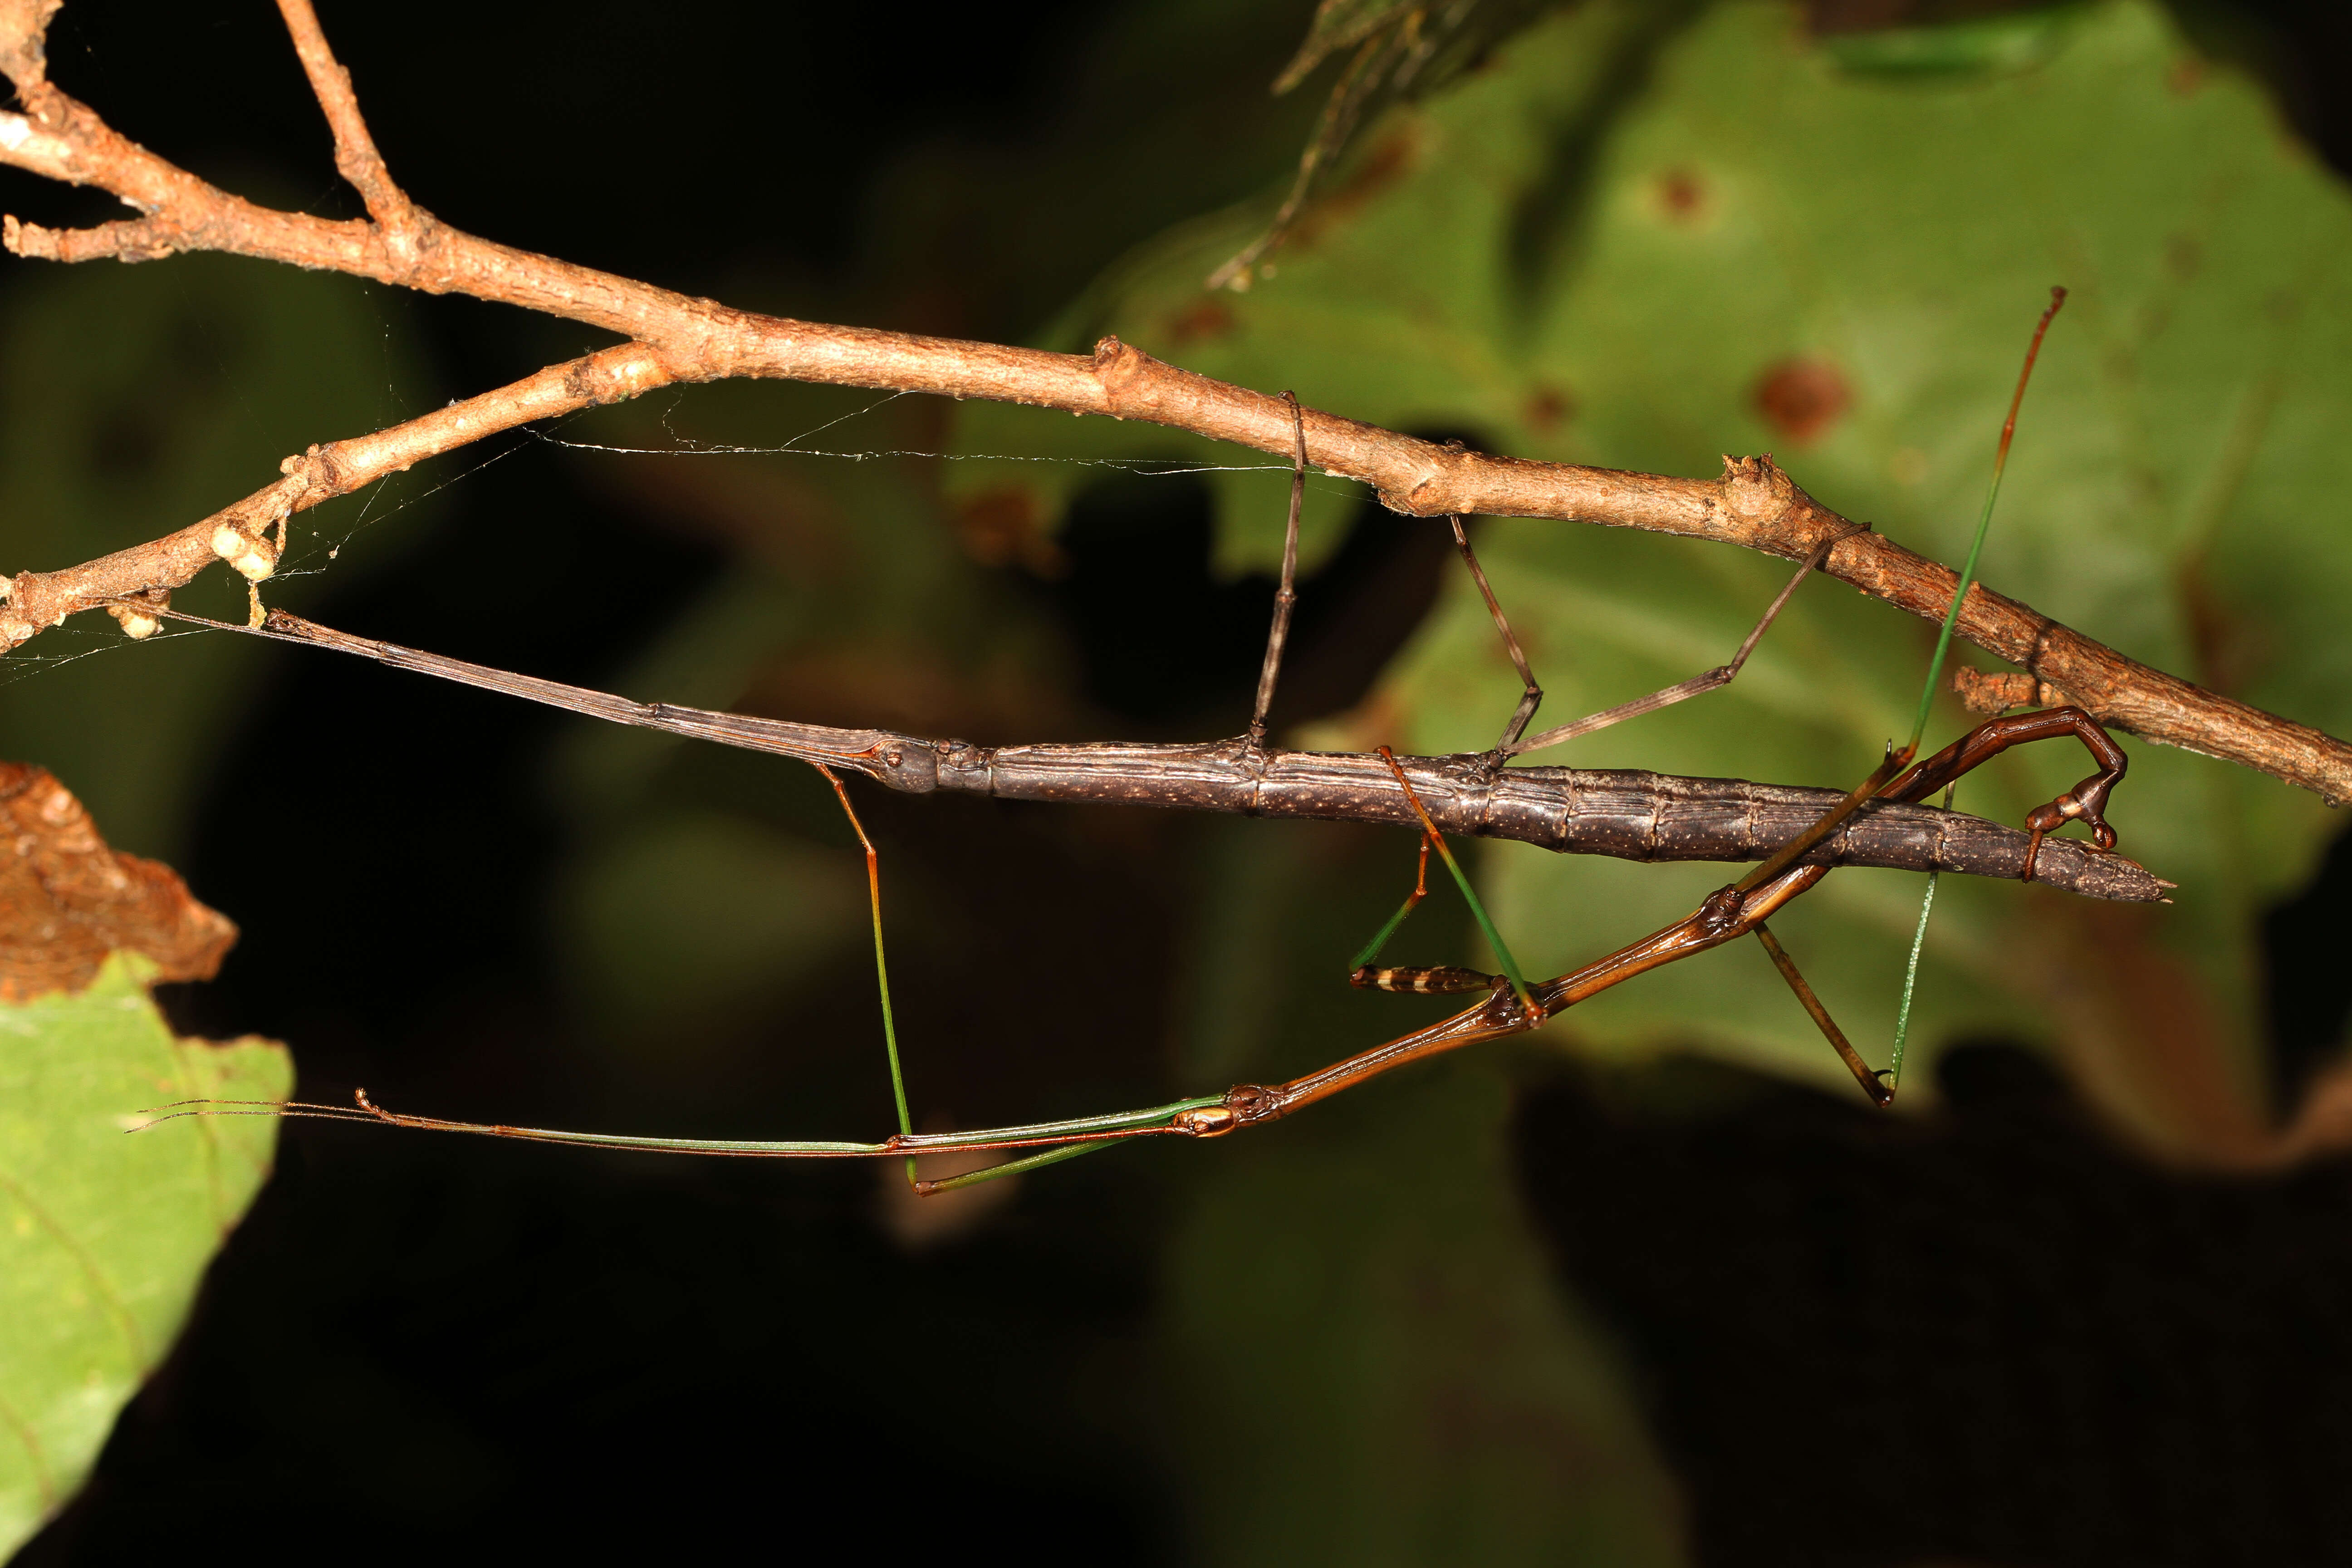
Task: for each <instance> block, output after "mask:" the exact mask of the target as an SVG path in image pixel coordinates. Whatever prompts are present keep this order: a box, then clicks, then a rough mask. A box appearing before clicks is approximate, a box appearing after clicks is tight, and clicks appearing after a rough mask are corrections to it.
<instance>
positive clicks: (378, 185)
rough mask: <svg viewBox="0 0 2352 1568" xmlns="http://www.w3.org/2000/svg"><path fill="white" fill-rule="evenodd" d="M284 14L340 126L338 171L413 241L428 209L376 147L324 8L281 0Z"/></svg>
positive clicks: (334, 127) (331, 125) (331, 120)
mask: <svg viewBox="0 0 2352 1568" xmlns="http://www.w3.org/2000/svg"><path fill="white" fill-rule="evenodd" d="M278 15H279V16H282V17H284V18H285V21H286V31H287V32H288V33H289V35H291V36H292V37H293V39H294V53H295V54H296V55H297V56H298V57H299V58H300V59H301V61H302V71H303V74H304V75H306V76H308V77H309V78H310V90H311V91H312V92H313V93H316V94H317V95H318V99H319V109H320V112H322V113H324V114H325V115H326V117H327V127H328V129H329V130H331V131H332V132H334V135H335V172H336V173H337V174H341V175H342V177H343V178H344V179H346V180H348V181H350V182H351V184H352V189H354V190H356V191H358V192H359V194H360V199H361V200H362V201H363V202H365V203H366V204H367V210H368V216H370V217H372V218H373V219H375V221H376V225H377V226H378V227H380V228H382V229H383V230H385V231H386V232H387V233H388V234H391V235H394V236H405V237H409V238H410V240H411V242H412V243H413V242H414V239H415V234H416V231H417V229H418V228H419V227H420V224H421V220H425V215H424V214H421V213H420V212H419V211H418V209H417V208H416V206H415V204H413V203H412V202H410V201H409V199H408V195H407V193H406V192H404V191H403V190H402V189H401V188H400V187H399V186H398V185H397V184H394V183H393V178H392V172H391V171H390V170H389V169H387V168H385V167H384V163H383V153H379V152H377V151H376V149H375V138H374V137H373V136H372V135H370V134H369V133H368V128H367V121H366V120H365V119H364V118H363V117H362V115H361V114H360V100H359V97H358V95H357V94H355V93H354V92H352V73H351V72H349V71H347V70H345V69H344V68H342V65H341V62H340V61H338V60H337V59H336V58H335V54H334V51H333V50H332V49H331V48H329V47H327V35H326V33H325V32H324V31H323V30H322V29H321V28H320V26H319V17H318V14H317V13H316V12H314V11H312V10H311V9H310V0H278Z"/></svg>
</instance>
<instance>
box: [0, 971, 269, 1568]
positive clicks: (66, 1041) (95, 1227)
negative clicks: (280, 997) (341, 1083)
mask: <svg viewBox="0 0 2352 1568" xmlns="http://www.w3.org/2000/svg"><path fill="white" fill-rule="evenodd" d="M148 973H152V965H151V964H149V963H147V961H146V960H144V959H141V958H135V957H132V956H131V955H129V954H126V953H116V954H115V955H114V956H113V957H112V958H110V959H109V960H107V963H106V967H105V968H104V969H103V970H101V971H100V974H99V977H98V979H97V980H96V981H95V982H94V983H92V984H90V985H89V988H88V989H86V990H84V991H81V992H80V993H79V994H73V995H67V994H52V995H48V996H44V997H41V998H39V999H37V1000H35V1001H32V1002H25V1003H14V1004H0V1036H5V1037H6V1040H7V1047H6V1049H5V1051H0V1216H5V1217H0V1423H5V1428H6V1430H5V1435H0V1555H6V1554H9V1553H13V1552H15V1551H16V1548H17V1546H19V1545H20V1544H22V1543H23V1542H24V1541H25V1540H26V1538H27V1537H28V1536H30V1535H31V1534H32V1533H33V1532H34V1531H36V1530H37V1529H39V1528H40V1526H41V1523H42V1521H44V1520H46V1519H47V1518H48V1516H49V1515H51V1514H53V1513H55V1512H56V1511H57V1510H58V1507H59V1506H60V1505H61V1504H62V1503H63V1502H64V1501H65V1500H66V1499H67V1498H68V1497H71V1496H72V1495H73V1492H74V1489H75V1488H77V1487H79V1485H80V1484H81V1479H82V1477H83V1476H84V1475H86V1474H87V1473H88V1472H89V1467H90V1464H91V1462H92V1461H93V1460H95V1459H96V1458H98V1450H99V1447H100V1445H101V1444H103V1443H104V1442H105V1441H106V1436H107V1433H108V1432H109V1431H110V1429H111V1428H112V1427H113V1425H114V1417H115V1414H116V1412H118V1411H120V1410H121V1408H122V1406H123V1404H124V1402H126V1401H127V1400H129V1399H130V1397H131V1395H132V1394H135V1393H136V1392H138V1389H139V1385H140V1384H142V1382H144V1381H145V1380H146V1377H147V1374H148V1373H150V1372H152V1371H153V1370H154V1367H155V1364H156V1363H158V1362H159V1361H161V1360H162V1359H163V1354H164V1352H166V1351H168V1350H170V1349H171V1348H172V1342H173V1340H174V1339H175V1338H176V1337H177V1336H178V1334H179V1331H180V1323H181V1321H182V1320H183V1319H184V1318H185V1317H186V1316H187V1313H188V1307H189V1303H190V1302H191V1301H192V1300H194V1296H195V1293H196V1283H197V1281H198V1280H199V1279H201V1278H202V1277H203V1275H204V1271H205V1265H206V1264H207V1263H209V1262H210V1261H211V1260H212V1256H213V1252H214V1250H215V1248H216V1247H219V1246H220V1243H221V1241H222V1239H223V1238H224V1237H226V1236H227V1234H228V1233H229V1231H230V1229H231V1228H232V1227H233V1226H236V1222H237V1220H238V1218H239V1216H241V1215H243V1214H244V1213H245V1210H246V1205H247V1204H249V1203H251V1202H252V1201H253V1195H254V1194H255V1193H256V1192H257V1191H259V1190H260V1187H261V1183H262V1179H263V1178H264V1177H265V1176H267V1175H268V1173H269V1162H270V1154H271V1150H272V1148H273V1146H274V1145H275V1143H276V1142H277V1136H278V1124H277V1123H276V1122H275V1121H268V1120H266V1119H245V1118H234V1117H205V1118H191V1119H187V1120H183V1121H173V1122H170V1123H167V1124H164V1125H162V1126H158V1127H155V1128H152V1129H151V1130H149V1131H145V1132H143V1133H142V1134H140V1135H139V1136H136V1137H129V1138H126V1137H125V1136H124V1133H125V1131H127V1130H129V1129H131V1128H133V1127H135V1126H136V1125H137V1124H138V1121H139V1118H138V1117H137V1116H136V1115H135V1114H132V1113H133V1112H135V1111H136V1110H138V1109H139V1108H142V1107H146V1106H155V1105H160V1104H163V1103H164V1102H166V1101H170V1100H195V1099H212V1098H218V1099H224V1100H278V1099H283V1098H284V1097H285V1096H286V1095H287V1094H288V1093H289V1092H290V1091H291V1090H292V1088H293V1078H294V1074H293V1065H292V1063H291V1062H289V1060H288V1059H287V1055H286V1048H285V1047H283V1046H279V1045H277V1044H275V1043H273V1042H271V1041H268V1040H260V1039H251V1038H248V1039H244V1040H238V1041H236V1042H234V1043H233V1044H229V1045H213V1044H211V1043H209V1042H207V1041H204V1040H184V1039H180V1038H177V1037H174V1036H173V1032H172V1030H171V1029H170V1028H169V1027H168V1026H165V1024H164V1022H163V1017H162V1016H161V1015H159V1014H158V1013H157V1012H156V1010H155V1005H154V1003H153V1002H152V1000H151V999H150V998H149V996H148V994H147V987H146V985H145V984H144V977H145V975H146V974H148Z"/></svg>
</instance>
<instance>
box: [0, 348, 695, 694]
mask: <svg viewBox="0 0 2352 1568" xmlns="http://www.w3.org/2000/svg"><path fill="white" fill-rule="evenodd" d="M668 379H669V376H668V372H667V369H666V367H665V366H664V365H663V363H662V360H661V356H660V355H658V354H656V353H655V352H654V351H653V350H651V349H649V348H647V347H646V345H645V344H643V343H624V344H622V345H621V346H620V347H618V348H611V349H604V350H601V351H599V352H598V353H593V354H589V355H586V356H584V357H583V358H581V359H576V360H571V361H567V362H566V363H562V364H556V365H550V366H548V367H547V368H546V369H545V370H542V371H541V372H539V373H538V374H536V375H530V376H525V377H524V378H523V379H522V380H520V381H518V382H515V383H513V384H510V385H507V386H502V387H499V389H498V390H497V391H495V392H486V393H483V394H482V395H480V396H478V397H469V398H467V399H466V400H465V401H464V402H462V403H453V404H451V405H449V406H447V407H446V408H437V409H435V410H434V411H433V412H432V413H430V414H427V415H425V416H423V417H422V418H417V419H412V420H409V421H408V422H407V423H406V424H404V425H394V426H392V427H391V428H389V429H385V430H379V431H377V432H376V433H375V434H374V435H373V436H361V437H353V438H352V439H349V440H343V441H334V442H330V443H329V444H327V445H325V446H321V447H311V448H310V450H309V451H307V452H303V453H300V454H299V455H297V456H294V457H289V458H287V459H286V460H285V461H284V462H283V463H281V464H279V465H278V467H279V469H280V470H281V472H282V473H283V474H284V476H285V477H284V478H283V479H279V480H278V482H277V483H275V484H272V485H267V486H264V487H263V488H262V489H257V490H256V491H254V492H253V493H252V494H251V495H249V496H247V497H246V498H245V499H244V500H239V501H235V502H232V503H231V504H230V505H228V506H226V507H223V508H222V509H221V510H218V511H216V512H215V513H213V514H212V515H211V516H210V517H207V518H205V519H203V520H201V521H197V522H193V523H190V524H189V525H188V526H187V527H185V528H183V529H181V530H179V531H177V532H174V533H167V534H165V535H164V536H163V538H161V539H157V540H151V541H149V542H147V543H145V544H139V545H133V546H132V547H131V548H130V549H128V550H118V551H116V552H114V553H113V554H111V555H102V556H100V557H99V558H98V559H97V560H95V561H88V562H84V563H82V564H80V565H79V566H70V567H67V568H66V569H64V570H62V571H58V572H21V573H18V574H16V577H15V578H14V579H13V580H10V579H5V578H0V651H5V649H8V648H13V647H16V646H17V645H18V644H20V643H23V642H25V641H26V640H27V639H28V638H30V637H32V636H33V635H34V634H35V633H37V632H39V631H43V630H45V629H47V627H50V626H56V625H58V623H59V622H61V621H63V620H64V619H65V618H66V617H67V616H70V615H75V614H78V613H79V612H81V611H83V610H92V609H98V608H101V607H112V606H116V605H120V604H121V602H122V601H125V600H134V599H135V600H138V601H140V602H141V604H142V608H143V609H154V608H159V607H161V606H162V605H165V604H168V603H169V602H170V594H171V591H172V590H173V589H174V588H177V587H180V586H182V585H183V584H186V583H188V582H190V581H191V580H193V579H194V577H195V575H196V574H197V573H199V572H201V571H203V570H204V569H205V567H207V566H210V565H211V564H212V563H214V562H215V561H226V562H227V563H229V564H230V565H231V566H232V567H233V568H235V569H236V571H238V572H240V573H242V574H244V575H245V576H246V577H247V579H248V580H250V581H253V582H257V583H258V582H261V581H263V580H265V579H267V578H268V576H269V575H270V574H272V573H274V572H275V571H276V570H277V567H278V552H279V550H280V548H281V546H282V543H283V535H284V529H283V525H284V523H285V521H286V520H287V519H288V518H289V517H291V516H292V515H293V514H294V513H296V512H298V511H305V510H309V509H310V508H311V507H314V506H317V505H319V504H320V502H322V501H329V500H334V499H335V498H336V497H338V496H344V495H349V494H351V493H352V491H353V490H356V489H361V488H362V487H363V486H366V485H371V484H373V483H374V482H375V481H376V480H378V479H383V477H384V476H386V475H387V474H395V473H399V472H402V471H403V470H404V469H406V468H409V467H411V466H412V465H414V464H416V463H419V462H422V461H423V460H425V458H432V457H437V456H439V455H440V454H442V453H444V452H448V451H454V450H456V449H457V448H458V447H466V446H469V445H471V444H472V443H473V442H476V441H478V440H480V439H481V438H482V437H485V436H492V435H496V434H498V433H499V431H502V430H511V429H513V428H515V427H516V426H520V425H528V424H530V423H531V422H532V421H533V420H538V419H547V418H551V417H553V416H556V415H559V414H570V413H572V412H574V411H575V410H578V409H582V408H588V407H593V406H594V405H598V404H604V403H617V402H621V401H624V400H625V399H627V398H631V397H635V396H636V395H638V394H640V393H644V392H650V391H652V390H653V389H654V388H656V387H658V386H662V385H665V384H667V382H668ZM273 528H276V529H278V538H276V539H272V538H271V537H269V534H268V531H269V530H271V529H273ZM118 618H120V617H119V616H118ZM125 624H126V625H128V624H129V623H127V622H126V623H125Z"/></svg>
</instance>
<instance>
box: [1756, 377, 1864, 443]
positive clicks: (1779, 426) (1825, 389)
mask: <svg viewBox="0 0 2352 1568" xmlns="http://www.w3.org/2000/svg"><path fill="white" fill-rule="evenodd" d="M1851 403H1853V391H1852V390H1851V389H1850V388H1849V387H1848V386H1847V385H1846V383H1845V377H1843V376H1842V375H1840V374H1838V373H1837V369H1836V367H1835V366H1833V365H1829V364H1824V363H1822V362H1821V361H1820V360H1811V359H1792V360H1783V361H1781V362H1780V363H1779V364H1776V365H1774V366H1773V367H1772V368H1771V369H1769V370H1768V371H1766V372H1765V373H1764V374H1763V375H1762V377H1761V378H1760V379H1759V380H1758V382H1757V383H1756V411H1757V412H1758V413H1759V414H1761V415H1762V416H1764V419H1765V422H1766V423H1767V424H1769V425H1770V426H1772V428H1773V429H1775V430H1777V431H1779V432H1780V434H1781V435H1782V436H1785V437H1788V438H1789V439H1790V440H1791V441H1794V442H1795V443H1796V444H1797V445H1798V446H1800V447H1810V446H1811V445H1812V444H1813V443H1814V442H1815V441H1818V440H1820V439H1821V438H1822V437H1823V436H1825V435H1827V434H1829V429H1830V426H1832V425H1835V424H1836V423H1837V422H1838V417H1839V416H1841V415H1843V413H1844V412H1845V411H1846V407H1847V405H1850V404H1851Z"/></svg>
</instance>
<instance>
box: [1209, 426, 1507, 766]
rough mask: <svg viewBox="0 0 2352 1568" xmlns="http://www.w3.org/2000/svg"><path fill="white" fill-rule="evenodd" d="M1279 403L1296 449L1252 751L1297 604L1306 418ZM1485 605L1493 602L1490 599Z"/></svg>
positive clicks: (1261, 744) (1260, 741) (1261, 735)
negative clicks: (1286, 414)
mask: <svg viewBox="0 0 2352 1568" xmlns="http://www.w3.org/2000/svg"><path fill="white" fill-rule="evenodd" d="M1282 400H1283V401H1284V402H1285V403H1287V404H1288V405H1290V435H1291V439H1292V440H1293V442H1295V443H1296V445H1297V453H1296V455H1295V456H1294V457H1293V458H1292V460H1291V465H1290V521H1289V522H1288V523H1286V525H1285V526H1284V528H1283V531H1282V582H1281V584H1280V585H1279V586H1277V587H1276V589H1275V591H1274V625H1273V626H1270V627H1268V628H1267V629H1266V634H1265V664H1264V665H1262V666H1260V667H1259V669H1258V672H1257V705H1256V706H1255V708H1253V709H1252V710H1251V711H1250V725H1249V743H1250V750H1252V751H1254V752H1262V751H1264V750H1265V716H1266V713H1267V712H1268V710H1271V709H1272V708H1273V707H1274V683H1275V679H1276V677H1277V676H1279V675H1280V674H1281V673H1282V651H1283V648H1284V647H1285V645H1286V644H1287V643H1288V642H1289V641H1290V612H1291V611H1292V610H1293V609H1294V608H1296V607H1297V604H1298V590H1297V585H1296V584H1297V578H1298V508H1299V504H1300V503H1301V502H1302V501H1304V500H1306V499H1307V419H1306V416H1304V415H1302V414H1301V413H1300V412H1299V411H1298V398H1297V395H1296V394H1295V393H1288V392H1286V393H1284V394H1283V395H1282ZM1454 533H1455V535H1456V537H1459V536H1460V533H1461V530H1460V529H1459V528H1458V527H1457V528H1456V529H1455V530H1454ZM1465 548H1466V547H1465ZM1487 602H1488V603H1490V604H1491V603H1493V600H1492V598H1491V597H1489V599H1488V601H1487ZM1500 613H1501V612H1500V611H1497V612H1496V614H1498V615H1499V614H1500Z"/></svg>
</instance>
